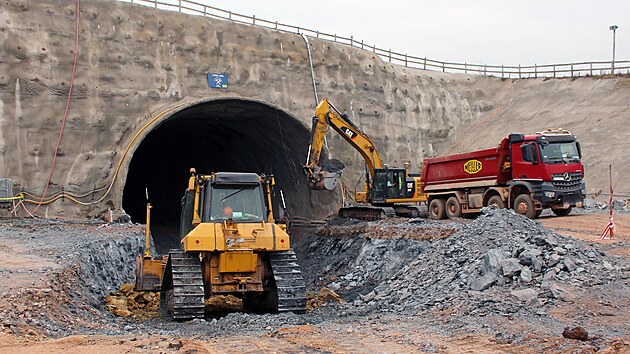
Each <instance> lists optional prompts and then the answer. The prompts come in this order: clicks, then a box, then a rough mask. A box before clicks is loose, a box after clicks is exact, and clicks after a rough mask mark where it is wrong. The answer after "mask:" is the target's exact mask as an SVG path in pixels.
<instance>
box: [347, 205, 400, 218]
mask: <svg viewBox="0 0 630 354" xmlns="http://www.w3.org/2000/svg"><path fill="white" fill-rule="evenodd" d="M395 216H396V211H395V210H394V208H392V207H381V206H372V205H356V206H350V207H343V208H341V209H339V217H342V218H353V219H361V220H380V219H385V218H393V217H395Z"/></svg>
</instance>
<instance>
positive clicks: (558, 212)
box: [551, 207, 573, 216]
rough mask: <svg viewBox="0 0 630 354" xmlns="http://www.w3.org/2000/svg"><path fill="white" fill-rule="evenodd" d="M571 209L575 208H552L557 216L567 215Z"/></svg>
mask: <svg viewBox="0 0 630 354" xmlns="http://www.w3.org/2000/svg"><path fill="white" fill-rule="evenodd" d="M571 210H573V207H568V208H567V209H551V211H553V213H554V214H556V215H557V216H567V215H569V214H570V213H571Z"/></svg>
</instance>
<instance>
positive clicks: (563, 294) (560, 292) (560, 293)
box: [549, 282, 575, 301]
mask: <svg viewBox="0 0 630 354" xmlns="http://www.w3.org/2000/svg"><path fill="white" fill-rule="evenodd" d="M549 290H550V291H551V295H552V296H553V297H554V298H555V299H558V300H561V301H572V300H573V299H575V295H573V294H571V293H570V292H569V291H568V289H566V288H565V287H563V286H561V285H559V284H558V283H556V282H552V283H551V285H550V286H549Z"/></svg>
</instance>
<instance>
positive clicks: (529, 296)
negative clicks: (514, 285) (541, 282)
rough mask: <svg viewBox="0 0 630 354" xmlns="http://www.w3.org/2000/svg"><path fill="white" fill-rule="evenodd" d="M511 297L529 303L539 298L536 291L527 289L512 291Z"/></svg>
mask: <svg viewBox="0 0 630 354" xmlns="http://www.w3.org/2000/svg"><path fill="white" fill-rule="evenodd" d="M510 295H512V296H513V297H514V298H515V299H516V300H518V301H520V302H527V301H531V300H534V299H535V298H536V297H538V292H537V291H536V290H535V289H532V288H527V289H520V290H512V291H511V292H510Z"/></svg>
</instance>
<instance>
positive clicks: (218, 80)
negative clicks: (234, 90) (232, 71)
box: [208, 73, 228, 89]
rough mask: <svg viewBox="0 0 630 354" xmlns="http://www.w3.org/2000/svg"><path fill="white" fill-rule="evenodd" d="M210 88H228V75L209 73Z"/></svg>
mask: <svg viewBox="0 0 630 354" xmlns="http://www.w3.org/2000/svg"><path fill="white" fill-rule="evenodd" d="M208 87H210V88H221V89H226V88H228V76H227V74H214V73H208Z"/></svg>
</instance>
